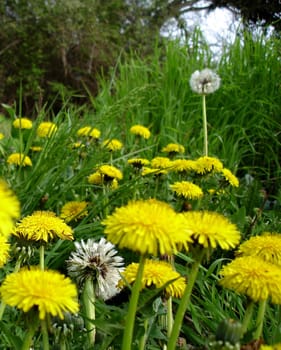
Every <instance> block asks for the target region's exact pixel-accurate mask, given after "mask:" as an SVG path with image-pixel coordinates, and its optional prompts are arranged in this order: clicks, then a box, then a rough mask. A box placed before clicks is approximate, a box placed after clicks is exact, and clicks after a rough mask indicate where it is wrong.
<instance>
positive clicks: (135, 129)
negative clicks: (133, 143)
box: [130, 125, 150, 139]
mask: <svg viewBox="0 0 281 350" xmlns="http://www.w3.org/2000/svg"><path fill="white" fill-rule="evenodd" d="M130 133H131V134H134V135H138V136H141V137H143V138H144V139H149V138H150V131H149V129H148V128H147V127H145V126H143V125H133V126H132V127H131V128H130Z"/></svg>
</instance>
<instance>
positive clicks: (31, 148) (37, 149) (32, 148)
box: [30, 146, 43, 152]
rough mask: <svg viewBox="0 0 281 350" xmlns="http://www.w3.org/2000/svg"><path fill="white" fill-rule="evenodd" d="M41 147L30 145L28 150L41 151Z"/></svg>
mask: <svg viewBox="0 0 281 350" xmlns="http://www.w3.org/2000/svg"><path fill="white" fill-rule="evenodd" d="M42 149H43V148H42V147H41V146H31V147H30V150H31V151H32V152H41V151H42Z"/></svg>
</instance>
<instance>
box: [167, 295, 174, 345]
mask: <svg viewBox="0 0 281 350" xmlns="http://www.w3.org/2000/svg"><path fill="white" fill-rule="evenodd" d="M173 324H174V318H173V303H172V297H171V296H170V297H169V299H168V300H167V335H168V338H169V337H170V335H171V332H172V328H173Z"/></svg>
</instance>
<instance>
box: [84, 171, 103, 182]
mask: <svg viewBox="0 0 281 350" xmlns="http://www.w3.org/2000/svg"><path fill="white" fill-rule="evenodd" d="M88 182H89V183H90V184H93V185H102V183H103V176H102V174H101V173H100V172H99V171H96V172H94V173H93V174H91V175H89V176H88Z"/></svg>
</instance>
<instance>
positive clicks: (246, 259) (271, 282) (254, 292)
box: [219, 256, 281, 304]
mask: <svg viewBox="0 0 281 350" xmlns="http://www.w3.org/2000/svg"><path fill="white" fill-rule="evenodd" d="M220 275H221V276H222V279H221V280H220V282H219V283H220V284H221V285H222V286H223V287H225V288H228V289H231V290H234V291H235V292H236V293H239V294H244V295H247V296H248V297H250V298H251V299H252V300H253V301H255V302H257V301H260V300H266V299H268V298H269V297H270V298H271V301H272V303H274V304H281V268H280V267H279V266H276V265H274V264H271V263H269V262H267V261H264V260H263V259H261V258H259V257H257V256H243V257H238V258H235V259H234V260H232V261H231V262H230V263H229V264H227V265H225V266H224V267H223V268H222V270H221V271H220Z"/></svg>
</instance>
